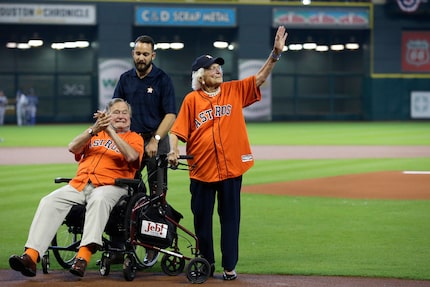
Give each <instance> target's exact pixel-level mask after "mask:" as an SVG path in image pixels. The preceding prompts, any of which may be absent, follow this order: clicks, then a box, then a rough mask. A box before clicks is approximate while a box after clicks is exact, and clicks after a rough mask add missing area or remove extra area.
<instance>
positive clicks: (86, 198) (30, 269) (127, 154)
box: [9, 99, 144, 277]
mask: <svg viewBox="0 0 430 287" xmlns="http://www.w3.org/2000/svg"><path fill="white" fill-rule="evenodd" d="M94 118H95V119H96V121H95V123H94V124H93V125H92V126H91V127H90V128H88V129H86V130H85V131H83V132H82V133H81V134H80V135H78V136H77V137H76V138H74V139H73V140H72V141H71V143H70V144H69V146H68V148H69V151H70V152H72V153H73V154H74V155H75V159H76V160H77V161H79V165H78V169H77V173H76V176H75V177H74V178H72V179H71V180H70V182H69V183H68V184H67V185H65V186H63V187H60V188H58V189H56V190H55V191H53V192H51V193H50V194H48V195H47V196H45V197H43V198H42V199H41V201H40V203H39V206H38V208H37V210H36V214H35V216H34V218H33V222H32V224H31V227H30V231H29V234H28V239H27V242H26V244H25V251H24V253H23V254H22V255H21V256H19V255H12V256H11V257H10V258H9V265H10V267H11V268H12V269H13V270H16V271H19V272H21V273H22V274H23V275H24V276H30V277H32V276H35V275H36V263H37V262H39V261H40V258H41V257H42V256H43V255H44V254H45V252H46V251H47V250H48V248H49V246H50V243H51V240H52V239H53V238H54V237H55V236H56V233H57V231H58V229H59V228H60V226H61V225H62V223H63V221H64V219H65V218H66V216H67V215H68V213H69V211H70V210H71V208H72V206H75V205H84V206H85V207H86V211H85V221H84V225H83V233H82V238H81V241H80V245H79V250H78V252H77V254H76V256H75V257H74V261H73V264H72V266H71V268H70V272H71V273H72V274H74V275H77V276H80V277H83V276H84V274H85V269H86V267H87V264H88V263H89V262H90V259H91V256H92V254H93V253H95V252H96V251H97V250H98V249H99V248H100V247H101V246H102V245H103V239H102V238H103V232H104V230H105V227H106V224H107V222H108V220H109V216H110V213H111V211H112V209H113V207H114V206H115V205H116V204H117V203H118V201H119V200H120V198H121V197H123V196H126V195H127V194H128V192H129V190H128V188H127V186H125V185H115V179H117V178H125V179H127V178H129V179H133V178H134V176H135V173H136V172H137V171H138V169H139V165H140V162H141V160H142V157H143V149H144V148H143V139H142V137H141V136H140V135H138V134H137V133H134V132H131V131H130V119H131V107H130V105H129V104H128V103H127V102H125V101H124V100H122V99H113V100H111V101H110V102H109V104H108V106H107V109H106V111H98V112H96V113H95V114H94Z"/></svg>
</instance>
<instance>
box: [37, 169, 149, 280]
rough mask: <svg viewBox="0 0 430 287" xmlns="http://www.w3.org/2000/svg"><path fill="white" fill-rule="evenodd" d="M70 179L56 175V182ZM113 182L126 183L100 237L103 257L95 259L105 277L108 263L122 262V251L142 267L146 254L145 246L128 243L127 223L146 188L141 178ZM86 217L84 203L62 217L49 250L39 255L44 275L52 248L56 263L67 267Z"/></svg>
mask: <svg viewBox="0 0 430 287" xmlns="http://www.w3.org/2000/svg"><path fill="white" fill-rule="evenodd" d="M70 180H71V179H70V178H63V177H58V178H56V179H55V180H54V182H55V183H68V182H69V181H70ZM115 184H116V185H120V186H127V189H128V194H127V195H125V196H123V197H121V198H120V199H119V201H118V203H117V204H116V205H115V206H114V208H113V209H112V211H111V214H110V216H109V220H108V222H107V224H106V227H105V232H104V235H103V237H102V242H103V243H102V246H101V248H100V249H99V250H98V251H102V257H101V259H100V260H98V261H97V265H98V266H99V272H100V275H102V276H108V275H109V273H110V267H111V264H116V263H117V264H122V257H123V256H124V254H131V255H132V256H133V257H134V258H135V261H136V265H137V267H138V268H139V269H143V268H144V267H145V266H144V264H143V260H144V258H145V255H146V250H145V249H144V248H137V247H135V246H132V245H131V244H129V243H128V242H127V238H129V233H128V230H129V225H130V217H131V211H132V207H133V206H134V205H135V204H136V202H137V201H138V200H139V199H141V198H144V197H146V196H147V195H146V187H145V184H144V183H143V181H142V180H141V179H127V178H119V179H116V180H115ZM84 220H85V206H83V205H74V206H72V208H71V210H70V211H69V213H68V214H67V216H66V218H65V219H64V221H63V223H62V225H61V226H60V228H59V229H58V230H57V233H56V234H55V236H54V238H53V239H52V241H51V246H49V248H48V251H47V252H46V253H45V254H44V255H43V257H42V258H41V264H42V270H43V273H44V274H47V273H48V272H49V268H50V251H52V253H53V255H54V257H55V259H56V260H57V262H58V264H59V265H60V266H61V267H63V268H64V269H70V268H71V267H72V264H73V261H74V259H75V257H76V253H77V251H78V249H79V245H80V242H81V238H82V233H83V226H84Z"/></svg>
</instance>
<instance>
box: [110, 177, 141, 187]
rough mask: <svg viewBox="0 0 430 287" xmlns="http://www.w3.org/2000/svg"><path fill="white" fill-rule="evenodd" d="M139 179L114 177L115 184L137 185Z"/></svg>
mask: <svg viewBox="0 0 430 287" xmlns="http://www.w3.org/2000/svg"><path fill="white" fill-rule="evenodd" d="M139 183H140V179H136V178H117V179H115V185H129V186H130V185H138V184H139Z"/></svg>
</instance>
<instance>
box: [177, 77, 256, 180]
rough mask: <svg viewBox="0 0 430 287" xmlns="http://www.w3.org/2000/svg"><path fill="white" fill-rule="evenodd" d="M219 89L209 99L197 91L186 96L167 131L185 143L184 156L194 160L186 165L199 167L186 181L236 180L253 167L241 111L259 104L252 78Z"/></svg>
mask: <svg viewBox="0 0 430 287" xmlns="http://www.w3.org/2000/svg"><path fill="white" fill-rule="evenodd" d="M220 87H221V92H220V94H218V95H217V96H216V97H212V98H211V97H209V96H208V95H207V94H205V93H204V92H203V91H201V90H198V91H192V92H190V93H189V94H187V95H186V97H185V98H184V101H183V103H182V106H181V110H180V111H179V113H178V117H177V119H176V121H175V123H174V125H173V127H172V129H171V132H172V133H173V134H175V135H176V136H178V138H180V139H181V140H182V141H184V142H187V146H186V152H187V154H189V155H193V156H194V159H193V160H192V161H190V164H192V162H196V163H199V165H198V166H195V167H194V168H193V169H191V170H190V178H193V179H196V180H200V181H204V182H216V181H221V180H225V179H228V178H234V177H237V176H240V175H242V174H243V173H245V172H246V171H247V170H248V169H249V168H251V167H252V166H253V165H254V158H253V156H252V153H251V147H250V145H249V140H248V135H247V131H246V124H245V120H244V116H243V108H244V107H247V106H249V105H251V104H253V103H255V102H257V101H259V100H261V93H260V89H259V88H258V87H257V86H256V82H255V76H250V77H248V78H245V79H243V80H237V81H230V82H224V83H222V84H221V86H220ZM239 91H240V92H239ZM190 119H194V122H193V121H190ZM221 123H222V125H221ZM220 126H223V127H224V129H221V128H220ZM226 127H227V128H226ZM189 142H190V143H192V144H188V143H189ZM208 145H210V146H212V147H213V149H207V147H208ZM201 150H207V152H201Z"/></svg>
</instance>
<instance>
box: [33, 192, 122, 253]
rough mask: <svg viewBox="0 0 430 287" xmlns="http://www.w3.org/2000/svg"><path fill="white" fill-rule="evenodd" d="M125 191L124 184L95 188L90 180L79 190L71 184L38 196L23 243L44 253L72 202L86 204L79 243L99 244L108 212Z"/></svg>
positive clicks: (84, 244)
mask: <svg viewBox="0 0 430 287" xmlns="http://www.w3.org/2000/svg"><path fill="white" fill-rule="evenodd" d="M126 194H127V189H126V188H123V187H119V186H114V185H107V186H100V187H97V188H95V187H94V186H93V185H91V184H87V186H86V187H85V188H84V190H83V191H82V192H79V191H77V190H76V189H75V188H73V187H72V186H70V185H65V186H63V187H61V188H59V189H57V190H55V191H53V192H52V193H50V194H48V195H47V196H45V197H43V198H42V199H41V200H40V203H39V206H38V208H37V210H36V214H35V215H34V218H33V222H32V223H31V226H30V232H29V234H28V239H27V243H26V244H25V247H28V248H32V249H35V250H37V251H38V252H39V255H40V256H43V254H45V252H46V250H48V247H49V245H50V243H51V241H52V239H53V237H54V235H55V234H56V233H57V230H58V228H59V227H60V225H61V224H62V222H63V220H64V218H65V217H66V215H67V214H68V213H69V211H70V209H71V208H72V206H73V205H75V204H82V205H86V213H85V223H84V231H83V235H82V241H81V246H86V245H88V244H90V243H95V244H98V245H102V235H103V232H104V229H105V226H106V223H107V221H108V219H109V215H110V212H111V211H112V208H113V207H114V206H115V204H116V203H117V202H118V200H119V199H120V198H121V196H123V195H126Z"/></svg>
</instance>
